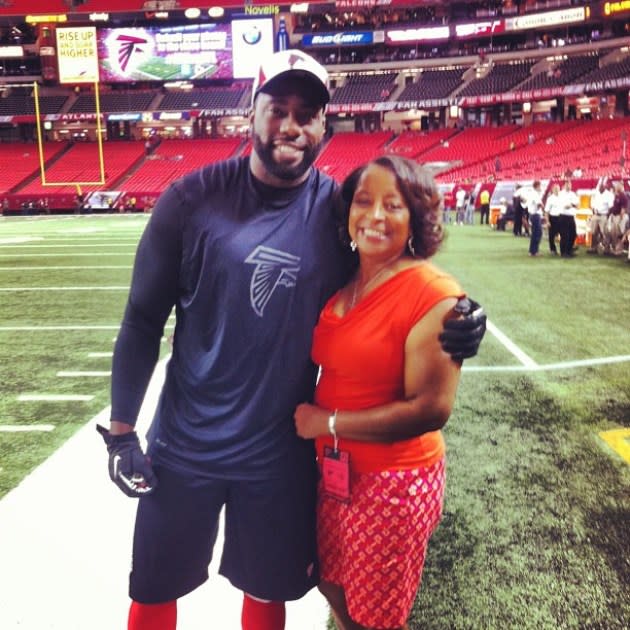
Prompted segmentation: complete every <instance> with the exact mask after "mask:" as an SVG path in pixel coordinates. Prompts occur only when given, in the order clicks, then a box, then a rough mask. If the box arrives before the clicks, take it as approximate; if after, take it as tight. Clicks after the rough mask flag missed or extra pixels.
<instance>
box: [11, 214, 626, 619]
mask: <svg viewBox="0 0 630 630" xmlns="http://www.w3.org/2000/svg"><path fill="white" fill-rule="evenodd" d="M146 220H147V217H146V216H144V215H124V216H118V215H115V216H112V215H107V216H89V217H88V216H79V217H75V216H72V217H41V218H40V217H36V218H16V219H6V218H3V219H0V300H1V301H2V309H0V379H1V382H2V387H3V396H2V398H1V399H0V498H1V497H2V496H3V495H6V496H5V498H4V499H3V500H0V541H2V542H1V546H0V549H1V550H2V553H1V554H0V557H2V558H4V559H5V560H6V559H7V558H9V559H12V560H14V561H15V562H19V563H20V564H19V566H17V565H11V564H9V565H7V564H5V561H3V571H2V572H1V574H2V576H3V577H2V578H0V627H1V628H3V630H5V628H6V630H12V629H13V628H16V629H17V628H25V629H26V630H43V628H47V627H50V628H57V627H58V628H74V627H76V628H77V629H78V628H82V627H83V628H87V627H90V628H94V629H95V630H98V628H100V627H102V628H103V630H105V629H106V628H107V629H108V630H109V629H110V628H112V626H111V625H107V624H105V619H108V617H107V615H105V616H104V617H103V619H102V621H103V623H104V624H105V625H103V626H98V625H96V624H95V623H94V622H93V620H90V623H86V624H85V625H83V626H82V625H81V622H80V621H76V624H77V625H72V624H73V622H72V621H71V620H70V619H68V618H67V614H68V613H67V612H66V613H65V614H66V618H65V619H64V618H56V619H51V621H50V625H47V626H40V625H39V623H40V622H36V623H37V624H38V625H30V626H29V625H28V621H27V620H28V619H31V620H32V619H34V618H35V617H33V616H32V615H33V614H35V613H34V612H33V610H30V611H29V613H28V614H27V612H26V608H28V607H29V602H30V606H31V607H32V608H37V607H38V602H39V601H41V602H42V603H43V604H44V605H43V606H41V607H40V608H41V609H43V610H46V609H48V610H49V611H50V614H51V615H54V614H57V615H59V616H60V615H63V614H64V613H63V612H62V611H64V610H65V611H67V610H68V608H72V607H73V606H74V600H75V596H74V595H72V592H73V589H74V588H79V587H83V588H84V587H85V584H86V583H87V584H88V585H90V586H92V587H93V588H91V589H90V591H94V590H95V589H96V590H99V592H100V593H101V594H102V595H104V596H105V599H106V600H110V601H109V602H108V606H109V607H110V608H111V609H112V610H114V611H115V613H116V614H117V616H118V618H120V616H121V615H123V616H124V609H125V608H126V595H125V583H124V582H125V580H124V576H125V575H126V571H127V564H128V560H127V557H128V556H127V554H128V546H129V543H130V529H129V528H130V526H131V525H130V524H131V522H132V516H133V514H132V511H131V510H130V509H129V505H128V504H127V503H126V502H125V501H124V497H118V496H117V493H116V491H115V490H116V489H115V488H114V487H113V486H111V487H110V484H109V481H108V480H107V478H106V472H105V457H104V453H103V452H101V451H102V450H103V448H102V444H100V443H99V442H98V439H97V436H96V434H95V432H93V426H92V425H93V424H94V418H99V417H100V418H103V417H106V414H107V405H108V404H109V400H108V395H109V369H110V365H109V364H110V361H111V350H112V342H113V339H114V337H115V334H116V331H117V329H118V324H119V322H120V318H121V315H122V311H123V308H124V303H125V299H126V292H127V289H128V284H129V279H130V275H131V266H132V263H133V255H134V251H135V247H136V244H137V240H138V238H139V235H140V233H141V231H142V229H143V227H144V225H145V223H146ZM544 250H545V248H544V242H543V251H544ZM436 262H437V264H439V265H441V266H442V267H444V268H446V269H447V270H448V271H450V272H452V273H453V274H454V275H455V276H456V277H457V278H458V279H459V280H460V282H461V283H462V285H463V286H464V288H465V289H466V290H467V291H468V292H469V294H470V295H472V296H473V297H474V298H475V299H477V300H478V301H480V302H481V303H482V304H483V305H484V307H485V308H486V311H487V312H488V314H489V319H490V322H489V327H488V329H489V332H488V334H487V335H486V339H485V340H484V344H483V346H482V349H481V352H480V354H479V356H478V357H476V358H475V359H473V360H470V361H467V362H465V365H464V371H463V373H462V381H461V385H460V389H459V393H458V399H457V403H456V408H455V410H454V413H453V416H452V418H451V420H450V421H449V424H448V425H447V428H446V431H445V434H446V439H447V444H448V448H449V481H448V488H447V498H446V507H445V514H444V520H443V523H442V525H441V526H440V528H439V529H438V531H437V533H436V535H435V537H434V539H433V541H432V543H433V544H432V545H430V547H429V557H428V560H427V567H426V571H425V576H424V580H423V588H422V589H421V592H420V595H419V597H418V601H417V603H416V607H415V609H414V615H413V619H412V623H411V628H413V629H414V630H419V629H420V628H422V629H423V630H424V629H447V628H448V629H451V628H454V629H457V630H459V629H461V630H467V629H471V630H477V629H479V630H482V629H494V628H496V629H497V630H498V629H503V628H515V629H516V628H518V629H530V628H531V629H532V630H534V629H536V630H538V629H540V628H549V629H550V630H551V629H555V628H580V629H582V628H593V629H595V628H601V629H602V630H603V629H606V630H608V629H616V628H619V629H622V628H628V627H629V626H628V622H627V620H628V619H630V603H629V601H630V598H629V597H628V594H629V593H630V555H629V554H628V551H629V549H628V536H627V530H628V524H629V522H630V519H629V518H628V517H629V515H630V506H629V504H628V488H629V482H630V467H629V465H628V464H629V460H630V455H629V450H630V449H629V448H628V445H629V440H630V426H629V425H630V370H629V369H628V368H629V366H630V333H629V332H628V323H629V318H630V289H629V284H628V280H629V279H630V265H628V264H626V263H625V262H624V261H623V260H619V259H611V258H600V257H594V256H586V254H585V253H584V251H581V252H580V254H579V256H578V257H577V258H575V259H568V260H567V259H554V258H551V257H546V256H542V257H540V258H539V259H530V258H528V256H527V244H526V241H525V239H518V238H514V237H513V236H512V235H511V234H509V233H508V234H506V233H496V232H494V231H492V230H490V229H489V228H487V226H457V227H452V228H450V229H449V234H448V238H447V241H446V242H445V245H444V247H443V250H442V252H440V254H439V255H438V256H437V257H436ZM173 323H174V322H173V320H171V321H170V322H169V329H170V327H171V326H172V325H173ZM167 333H168V330H167ZM163 346H164V347H163V357H165V356H166V354H167V351H168V344H167V343H164V345H163ZM145 413H146V414H147V415H146V417H147V418H148V416H149V415H150V413H148V412H145ZM73 436H74V437H73ZM70 438H72V439H70ZM75 445H81V447H80V448H79V447H78V446H75ZM76 456H78V457H79V459H78V460H77V461H76V462H75V461H74V460H73V459H71V458H72V457H76ZM99 457H100V458H101V460H100V463H99ZM38 467H39V468H38ZM32 471H35V472H33V473H32V474H31V475H30V476H28V475H29V473H31V472H32ZM48 479H51V480H55V481H56V483H54V484H51V485H52V487H50V488H47V480H48ZM20 483H21V484H22V485H21V486H20V487H17V486H19V484H20ZM16 487H17V489H15V488H16ZM35 487H38V488H39V489H40V491H41V489H44V490H46V491H47V492H46V494H45V495H44V496H41V497H40V496H38V495H37V494H35V493H34V490H33V488H35ZM11 490H13V491H12V492H10V491H11ZM20 496H25V497H28V499H29V500H30V505H27V506H25V505H24V504H23V503H21V501H22V500H21V499H19V497H20ZM121 501H122V503H121ZM27 503H28V502H27ZM121 505H122V506H123V507H121ZM18 506H19V507H18ZM12 514H16V515H19V517H18V516H15V517H11V515H12ZM112 514H115V515H116V517H115V518H114V520H115V521H116V522H114V523H112V522H111V520H112V519H111V517H112ZM25 515H26V516H25ZM16 518H18V520H19V518H22V519H23V520H22V521H21V522H16ZM24 519H26V521H27V522H24ZM47 523H48V524H49V525H50V527H47ZM9 532H10V533H11V539H10V540H9V539H7V535H8V533H9ZM64 533H65V536H66V537H65V538H64ZM102 563H105V565H106V566H103V565H102ZM64 565H65V566H64ZM7 567H10V568H9V570H7ZM51 567H52V570H51ZM63 569H66V571H68V572H69V574H70V575H68V574H67V573H65V572H64V571H63ZM55 575H58V576H59V578H58V579H57V580H55ZM38 576H39V577H38ZM22 580H24V581H22ZM29 580H32V589H31V590H30V592H29V591H28V583H29ZM219 581H224V580H222V579H221V580H220V579H219V578H216V576H215V578H214V580H212V579H211V580H210V582H211V583H212V585H211V588H214V587H216V584H215V583H217V582H219ZM23 589H27V592H28V598H25V597H24V596H23V595H20V596H19V597H18V593H22V591H23ZM112 593H113V594H114V595H112ZM204 593H206V597H205V599H208V598H209V599H213V600H216V599H217V597H215V596H214V595H210V593H211V591H204ZM212 593H214V591H212ZM314 595H315V596H316V597H318V596H317V595H316V594H314ZM112 597H115V598H116V601H111V598H112ZM229 597H230V596H229V594H226V595H225V597H224V596H223V595H221V596H220V598H219V599H220V601H223V602H227V601H228V600H229ZM203 599H204V595H203V594H200V595H197V594H196V595H194V596H192V597H191V598H190V603H189V604H185V605H184V604H183V605H182V609H181V610H182V616H181V620H182V624H181V627H182V629H183V630H188V629H190V630H192V628H195V629H196V628H200V629H201V628H202V627H221V629H222V630H224V629H225V630H231V627H230V626H229V625H227V623H228V622H225V623H224V622H221V623H222V624H223V625H219V626H216V625H213V624H212V622H211V623H210V624H208V623H207V615H208V614H211V615H213V614H215V613H214V612H211V611H210V610H209V609H208V608H207V602H204V601H203ZM3 600H4V601H3ZM11 602H12V603H11ZM55 602H56V604H55ZM86 602H89V603H90V606H91V607H86V608H85V609H84V610H85V613H84V614H90V615H93V616H94V617H95V618H98V617H99V616H102V615H103V607H102V606H103V603H101V608H100V609H99V608H98V606H99V599H98V598H96V597H94V594H93V593H92V594H91V595H89V596H88V595H86ZM195 602H197V604H195ZM18 603H19V604H20V605H21V606H22V607H23V608H24V610H25V612H24V615H25V616H24V618H23V620H22V621H23V623H22V622H20V623H19V625H17V621H16V619H17V617H15V614H16V609H17V608H19V606H18ZM204 604H205V606H206V608H204ZM233 605H238V602H236V603H233ZM233 605H232V604H230V606H231V607H232V608H233ZM307 605H308V606H310V605H311V600H309V603H308V604H307V603H304V602H301V603H300V604H298V605H296V606H297V607H298V608H299V607H300V606H301V607H302V608H303V609H304V610H306V608H305V606H307ZM95 606H96V609H95V608H94V607H95ZM313 606H314V608H313V610H315V611H317V612H315V613H313V612H311V609H309V612H308V613H307V616H308V617H309V619H310V620H311V622H313V620H314V619H316V618H317V615H318V614H321V610H322V608H321V602H313ZM79 608H80V607H79ZM296 610H297V608H296ZM3 611H5V612H4V613H3ZM6 611H10V612H6ZM55 611H56V612H55ZM90 611H93V612H90ZM31 613H32V614H31ZM3 614H4V615H11V614H13V617H10V616H5V617H3ZM291 614H292V613H291V612H290V617H289V618H290V619H291ZM295 614H299V613H297V612H296V613H295ZM29 615H30V616H29ZM109 619H110V620H111V617H109ZM204 621H205V622H206V624H205V625H204V624H203V623H201V622H204ZM214 622H215V623H219V622H220V619H219V618H218V617H217V618H215V619H214ZM30 623H35V622H33V621H31V622H30ZM110 623H111V621H110ZM295 623H302V622H297V621H296V622H295ZM11 624H13V625H11ZM25 624H26V625H25ZM64 624H65V625H64ZM198 624H199V625H198ZM120 627H122V626H120ZM235 627H238V626H235ZM317 627H318V626H317V625H314V626H313V630H316V629H317ZM300 628H301V630H307V629H306V626H304V625H302V626H300ZM296 630H297V626H296Z"/></svg>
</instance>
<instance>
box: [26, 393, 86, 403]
mask: <svg viewBox="0 0 630 630" xmlns="http://www.w3.org/2000/svg"><path fill="white" fill-rule="evenodd" d="M93 398H94V396H90V395H88V394H20V395H19V396H18V397H17V399H18V400H19V401H20V402H66V401H68V402H89V401H90V400H92V399H93Z"/></svg>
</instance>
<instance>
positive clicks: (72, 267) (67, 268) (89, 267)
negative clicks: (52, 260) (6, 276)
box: [0, 265, 133, 271]
mask: <svg viewBox="0 0 630 630" xmlns="http://www.w3.org/2000/svg"><path fill="white" fill-rule="evenodd" d="M83 269H98V270H101V269H133V266H132V265H85V266H83V267H80V266H70V265H68V266H66V267H64V266H61V267H52V266H48V265H45V266H43V267H2V266H0V271H68V270H83Z"/></svg>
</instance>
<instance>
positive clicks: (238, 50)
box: [97, 18, 273, 83]
mask: <svg viewBox="0 0 630 630" xmlns="http://www.w3.org/2000/svg"><path fill="white" fill-rule="evenodd" d="M97 48H98V63H99V76H100V80H101V81H102V82H107V83H112V82H122V83H129V82H133V81H161V82H164V81H179V80H194V79H243V78H252V77H253V76H254V74H255V72H256V68H257V65H258V63H260V59H261V57H263V56H264V55H266V54H268V53H270V52H272V51H273V19H271V18H255V19H243V20H234V21H233V22H232V23H222V24H193V25H185V26H160V27H155V26H151V27H129V28H105V29H99V31H98V35H97Z"/></svg>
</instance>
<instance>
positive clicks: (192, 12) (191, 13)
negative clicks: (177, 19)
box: [184, 7, 201, 20]
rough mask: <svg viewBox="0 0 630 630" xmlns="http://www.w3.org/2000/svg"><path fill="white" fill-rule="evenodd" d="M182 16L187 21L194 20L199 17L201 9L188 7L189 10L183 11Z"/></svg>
mask: <svg viewBox="0 0 630 630" xmlns="http://www.w3.org/2000/svg"><path fill="white" fill-rule="evenodd" d="M184 15H185V16H186V17H187V18H188V19H189V20H196V19H197V18H198V17H199V16H200V15H201V9H194V8H192V7H190V8H189V9H186V10H185V11H184Z"/></svg>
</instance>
